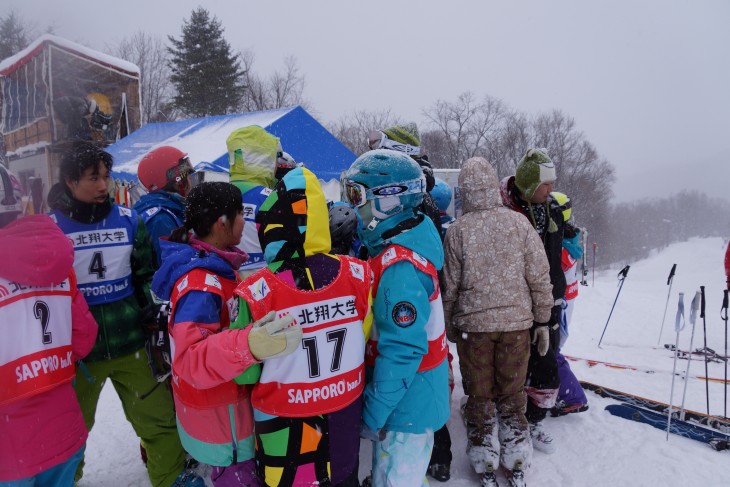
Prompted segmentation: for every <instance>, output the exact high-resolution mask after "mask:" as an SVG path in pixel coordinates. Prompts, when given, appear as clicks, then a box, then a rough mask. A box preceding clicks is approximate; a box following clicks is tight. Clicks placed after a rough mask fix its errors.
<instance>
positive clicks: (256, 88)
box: [239, 51, 309, 112]
mask: <svg viewBox="0 0 730 487" xmlns="http://www.w3.org/2000/svg"><path fill="white" fill-rule="evenodd" d="M239 56H240V58H241V60H242V61H243V67H244V70H245V74H244V78H245V79H244V84H245V85H246V86H247V87H248V89H247V90H246V93H245V94H244V98H243V101H242V103H241V109H242V110H243V111H247V112H254V111H260V110H272V109H275V108H282V107H288V106H294V105H300V106H302V107H303V108H305V109H306V108H309V102H308V101H307V100H306V99H305V98H304V88H305V86H306V80H305V77H304V75H303V74H301V72H300V71H299V66H298V65H297V60H296V58H295V57H294V56H289V57H288V58H286V59H285V60H284V70H283V71H274V72H273V73H272V74H271V75H269V76H268V77H267V78H262V77H261V76H259V75H258V74H256V73H255V71H254V69H253V64H254V60H255V55H254V53H253V52H252V51H243V52H242V53H240V54H239Z"/></svg>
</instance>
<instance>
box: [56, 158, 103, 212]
mask: <svg viewBox="0 0 730 487" xmlns="http://www.w3.org/2000/svg"><path fill="white" fill-rule="evenodd" d="M110 182H111V176H110V175H109V170H108V169H107V168H106V166H105V165H104V163H103V162H101V161H99V163H98V164H97V165H96V167H94V166H91V167H87V168H86V170H85V171H84V172H83V173H82V174H81V177H80V178H79V180H78V181H71V180H69V179H66V186H68V189H69V190H70V191H71V196H73V198H74V199H76V200H78V201H81V202H82V203H88V204H94V203H95V204H101V203H104V202H105V201H106V200H107V199H108V198H109V185H110Z"/></svg>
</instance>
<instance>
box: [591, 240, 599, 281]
mask: <svg viewBox="0 0 730 487" xmlns="http://www.w3.org/2000/svg"><path fill="white" fill-rule="evenodd" d="M596 247H598V244H596V242H593V284H591V287H596Z"/></svg>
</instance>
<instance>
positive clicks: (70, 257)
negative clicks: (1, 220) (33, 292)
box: [0, 215, 74, 286]
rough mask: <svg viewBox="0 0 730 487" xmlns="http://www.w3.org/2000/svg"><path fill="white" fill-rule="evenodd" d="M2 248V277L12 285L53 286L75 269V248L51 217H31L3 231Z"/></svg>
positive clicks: (0, 238)
mask: <svg viewBox="0 0 730 487" xmlns="http://www.w3.org/2000/svg"><path fill="white" fill-rule="evenodd" d="M0 248H2V249H3V254H4V255H3V264H2V267H0V275H2V277H4V278H5V279H9V280H11V281H16V282H19V283H22V284H28V285H31V286H51V285H55V284H58V283H60V282H62V281H63V280H64V279H66V278H67V277H68V275H69V272H70V271H71V269H72V268H73V262H74V248H73V244H72V243H71V240H69V239H68V237H66V235H64V233H63V232H62V231H61V229H60V228H58V226H57V225H56V224H55V223H54V222H53V220H51V218H50V217H49V216H48V215H28V216H26V217H23V218H21V219H19V220H16V221H14V222H12V223H10V224H9V225H7V226H6V227H4V228H1V229H0Z"/></svg>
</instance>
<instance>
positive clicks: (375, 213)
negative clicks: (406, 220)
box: [340, 149, 426, 229]
mask: <svg viewBox="0 0 730 487" xmlns="http://www.w3.org/2000/svg"><path fill="white" fill-rule="evenodd" d="M340 185H341V191H342V192H341V196H342V201H344V202H346V203H348V204H349V205H351V206H353V207H355V208H357V209H358V212H359V213H360V216H361V217H363V223H364V224H365V226H367V227H369V228H370V229H373V228H375V225H377V224H378V223H379V222H381V221H383V220H386V219H388V218H391V217H393V216H395V215H400V214H406V215H407V216H408V217H410V216H412V215H413V212H414V210H415V208H416V207H418V206H419V205H420V204H421V202H422V201H423V195H424V193H425V192H426V178H425V177H424V176H423V172H422V171H421V167H420V166H419V165H418V163H417V162H416V161H414V160H413V159H411V158H410V157H408V156H407V155H406V154H404V153H402V152H397V151H394V150H388V149H378V150H373V151H369V152H366V153H364V154H363V155H361V156H360V157H358V158H357V159H356V160H355V162H353V163H352V166H350V168H349V169H348V170H347V171H345V172H344V173H343V174H342V177H341V180H340ZM369 220H370V221H369Z"/></svg>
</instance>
